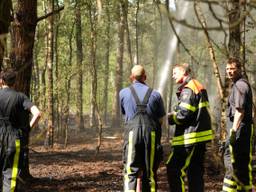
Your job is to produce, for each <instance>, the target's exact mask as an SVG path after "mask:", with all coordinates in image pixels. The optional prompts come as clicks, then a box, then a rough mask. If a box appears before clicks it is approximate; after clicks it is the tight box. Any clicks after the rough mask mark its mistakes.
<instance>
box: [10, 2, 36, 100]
mask: <svg viewBox="0 0 256 192" xmlns="http://www.w3.org/2000/svg"><path fill="white" fill-rule="evenodd" d="M15 15H16V16H15V18H14V22H13V25H12V28H11V42H12V43H11V53H10V59H11V65H12V67H13V68H15V69H16V70H17V71H18V75H17V82H18V83H16V84H15V89H16V90H18V91H21V92H24V93H25V94H26V95H29V93H30V81H31V75H32V66H33V47H34V38H35V29H36V25H37V1H32V2H31V1H30V0H23V1H21V0H19V1H17V8H15Z"/></svg>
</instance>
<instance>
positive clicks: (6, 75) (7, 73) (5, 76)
mask: <svg viewBox="0 0 256 192" xmlns="http://www.w3.org/2000/svg"><path fill="white" fill-rule="evenodd" d="M16 76H17V73H16V72H15V71H14V70H13V69H6V70H4V71H2V72H1V78H2V80H3V81H4V83H5V84H6V85H8V86H13V85H14V84H15V81H16Z"/></svg>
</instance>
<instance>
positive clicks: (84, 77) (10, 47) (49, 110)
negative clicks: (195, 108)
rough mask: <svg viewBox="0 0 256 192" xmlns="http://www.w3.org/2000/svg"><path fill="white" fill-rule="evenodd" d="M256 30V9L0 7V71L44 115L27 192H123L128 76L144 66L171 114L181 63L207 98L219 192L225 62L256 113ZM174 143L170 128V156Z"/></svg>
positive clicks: (219, 1) (245, 4) (52, 3)
mask: <svg viewBox="0 0 256 192" xmlns="http://www.w3.org/2000/svg"><path fill="white" fill-rule="evenodd" d="M255 27H256V1H254V0H41V1H37V0H33V1H31V0H0V71H2V70H4V69H6V68H13V69H15V71H17V82H16V83H15V89H16V90H17V91H20V92H23V93H25V94H26V95H27V96H29V98H30V99H31V100H32V101H33V103H34V104H35V105H37V106H38V108H39V109H40V110H41V112H42V117H41V119H40V121H39V125H38V126H37V127H35V128H34V129H33V130H31V133H30V142H29V149H30V154H29V170H30V173H31V174H32V176H33V177H34V178H33V179H31V180H29V181H26V182H25V181H24V191H33V192H35V191H38V192H43V191H44V192H45V191H49V192H54V191H68V192H71V191H86V192H94V191H95V192H96V191H97V192H99V191H100V192H104V191H122V189H123V188H122V185H123V184H122V170H123V165H122V142H123V140H122V139H123V128H124V126H123V125H124V121H123V117H122V115H121V111H120V103H119V92H120V90H121V89H122V88H124V87H127V86H129V85H130V83H131V82H130V79H129V76H130V72H131V69H132V67H133V66H134V65H137V64H140V65H143V66H144V67H145V69H146V73H147V80H146V83H147V85H149V86H150V87H152V88H154V89H155V90H157V91H159V92H160V94H161V96H162V98H163V101H164V105H165V109H166V112H168V111H171V110H172V108H173V106H174V105H175V103H176V102H177V99H176V94H175V92H176V89H177V86H176V85H175V83H174V82H173V81H172V67H173V65H174V64H176V63H184V62H185V63H189V64H190V66H191V68H192V71H193V75H194V76H195V77H196V78H197V79H198V80H200V81H201V82H202V83H203V84H204V86H205V87H206V89H207V91H208V96H209V103H210V113H211V119H212V127H213V130H214V133H215V137H214V140H213V141H212V143H211V144H210V145H209V146H208V152H207V157H206V162H207V163H206V165H205V169H206V170H205V190H206V191H207V192H211V191H212V192H215V191H220V190H221V187H222V181H223V177H224V166H223V156H222V155H223V154H222V153H221V152H220V151H219V147H220V146H221V144H222V142H223V141H225V139H226V137H227V136H226V135H227V133H226V131H225V130H226V120H227V119H226V107H227V98H228V94H229V90H230V89H229V88H230V82H229V81H228V80H227V77H226V74H225V65H226V60H227V58H229V57H237V58H239V59H240V61H241V63H242V70H243V75H244V76H245V77H246V79H247V80H248V81H249V82H250V85H251V87H252V92H253V95H254V98H253V102H254V105H253V106H254V107H253V111H254V114H255V112H256V108H255V104H256V96H255V94H256V76H255V72H256V55H255V53H256V35H255V34H256V33H255V31H256V28H255ZM253 120H254V124H255V123H256V122H255V120H256V119H255V118H254V119H253ZM172 136H173V127H172V126H169V125H168V121H167V120H166V121H165V122H164V124H163V125H162V144H163V146H164V152H165V156H167V155H168V151H169V150H170V144H169V140H170V139H171V138H172ZM254 148H255V147H254ZM253 155H254V156H255V152H254V153H253ZM254 156H253V157H254ZM166 158H167V157H165V159H166ZM165 159H164V160H165ZM254 171H255V170H254ZM158 174H159V191H168V184H167V178H166V170H165V165H164V162H163V163H162V164H161V166H160V169H159V171H158ZM254 180H255V179H254Z"/></svg>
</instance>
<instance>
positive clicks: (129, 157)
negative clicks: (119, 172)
mask: <svg viewBox="0 0 256 192" xmlns="http://www.w3.org/2000/svg"><path fill="white" fill-rule="evenodd" d="M132 140H133V131H130V132H129V139H128V154H127V164H126V174H125V175H124V188H125V191H126V192H133V191H134V190H129V174H131V162H132V150H133V149H132Z"/></svg>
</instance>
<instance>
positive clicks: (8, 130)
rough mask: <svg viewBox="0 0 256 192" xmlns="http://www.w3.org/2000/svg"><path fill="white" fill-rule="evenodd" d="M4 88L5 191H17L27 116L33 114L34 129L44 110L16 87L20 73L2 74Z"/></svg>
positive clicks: (0, 127) (0, 132) (0, 121)
mask: <svg viewBox="0 0 256 192" xmlns="http://www.w3.org/2000/svg"><path fill="white" fill-rule="evenodd" d="M1 78H2V79H1V81H2V89H1V90H0V167H1V171H2V178H3V181H2V191H3V192H9V191H14V192H15V191H17V185H18V183H19V179H18V178H19V174H20V169H21V166H22V164H23V156H24V155H23V146H24V141H23V134H22V133H23V131H22V129H23V128H24V126H27V125H26V122H24V119H25V118H27V116H28V115H29V112H31V113H32V118H31V121H30V124H29V126H30V128H32V127H34V126H35V124H36V123H37V122H38V120H39V118H40V116H41V113H40V111H39V109H38V108H37V107H36V106H35V105H34V104H33V103H32V102H31V101H30V100H29V98H28V97H27V96H26V95H25V94H23V93H20V92H17V91H15V90H14V89H13V85H14V83H15V80H16V73H15V72H14V71H13V70H7V71H5V72H4V73H2V75H1Z"/></svg>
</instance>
